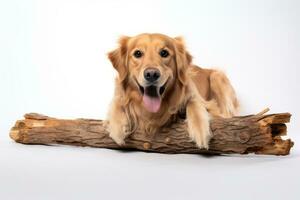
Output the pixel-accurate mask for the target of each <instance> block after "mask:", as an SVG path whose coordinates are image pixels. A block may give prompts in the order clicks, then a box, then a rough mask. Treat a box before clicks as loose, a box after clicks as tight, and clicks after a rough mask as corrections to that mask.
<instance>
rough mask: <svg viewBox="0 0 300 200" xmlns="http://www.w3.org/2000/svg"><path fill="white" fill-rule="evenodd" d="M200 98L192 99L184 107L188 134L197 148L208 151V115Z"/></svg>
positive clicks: (209, 135)
mask: <svg viewBox="0 0 300 200" xmlns="http://www.w3.org/2000/svg"><path fill="white" fill-rule="evenodd" d="M203 101H204V100H203V99H202V98H201V97H200V96H196V97H192V99H191V100H189V102H188V103H187V106H186V119H187V126H188V133H189V135H190V137H191V139H192V140H194V141H195V142H196V144H197V146H198V147H199V148H206V149H208V144H209V140H210V138H211V132H210V126H209V114H208V112H207V110H206V108H205V104H204V102H203Z"/></svg>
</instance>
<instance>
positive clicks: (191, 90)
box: [108, 34, 238, 148]
mask: <svg viewBox="0 0 300 200" xmlns="http://www.w3.org/2000/svg"><path fill="white" fill-rule="evenodd" d="M161 49H165V50H167V51H168V52H169V56H167V57H162V56H160V54H159V52H160V51H161ZM137 50H139V51H141V52H143V55H142V57H141V58H136V57H135V56H133V54H134V52H135V51H137ZM108 57H109V59H110V61H111V62H112V65H113V67H114V68H115V69H116V70H117V71H118V74H119V75H118V77H117V78H116V83H115V84H116V87H115V94H114V98H113V100H112V103H111V107H110V110H109V114H108V128H109V132H110V136H111V137H112V138H113V139H114V141H115V142H117V143H118V144H120V145H121V144H123V143H124V139H125V138H126V136H128V135H129V134H130V133H132V132H133V131H134V130H136V129H137V128H139V129H142V130H143V131H144V132H145V133H146V134H153V133H155V132H157V131H158V130H159V129H160V128H161V127H162V126H163V125H165V124H167V123H168V122H170V121H172V120H173V119H175V118H176V116H177V115H178V113H180V112H183V113H185V114H186V120H187V124H188V132H189V135H190V137H191V139H193V140H194V141H195V142H196V144H197V145H198V147H199V148H208V143H209V139H210V136H211V134H210V128H209V120H210V117H211V116H218V117H231V116H233V115H235V114H236V113H237V109H238V101H237V98H236V95H235V92H234V89H233V88H232V86H231V84H230V82H229V80H228V78H227V77H226V76H225V75H224V73H222V72H220V71H217V70H213V69H203V68H200V67H197V66H195V65H192V64H191V62H192V56H191V55H190V54H189V53H188V52H187V51H186V49H185V46H184V43H183V41H182V39H181V38H171V37H168V36H166V35H162V34H141V35H138V36H135V37H121V38H120V40H119V47H118V48H117V49H116V50H114V51H112V52H110V53H109V54H108ZM149 67H151V68H155V69H156V70H158V71H159V72H160V74H161V76H160V78H159V79H158V81H157V85H158V86H157V87H162V85H163V84H165V86H164V87H165V90H164V92H163V93H162V94H161V96H160V98H161V106H160V108H159V110H158V111H157V112H149V111H148V110H147V109H145V106H144V104H143V94H142V93H141V90H140V89H139V87H141V86H143V85H145V84H146V83H145V78H144V76H143V74H144V71H145V70H146V69H147V68H149Z"/></svg>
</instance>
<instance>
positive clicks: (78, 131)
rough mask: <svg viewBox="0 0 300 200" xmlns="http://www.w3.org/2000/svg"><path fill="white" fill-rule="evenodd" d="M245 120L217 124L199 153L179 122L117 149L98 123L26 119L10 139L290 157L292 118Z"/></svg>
mask: <svg viewBox="0 0 300 200" xmlns="http://www.w3.org/2000/svg"><path fill="white" fill-rule="evenodd" d="M265 112H266V111H263V112H261V113H259V114H257V115H249V116H239V117H233V118H229V119H221V118H217V119H213V120H212V121H211V130H212V133H213V138H212V139H211V141H210V145H209V149H208V150H206V149H199V148H197V147H196V145H195V143H194V142H193V141H191V140H190V138H189V137H188V133H187V130H186V122H185V120H184V119H179V120H178V121H177V122H176V123H173V124H170V125H168V126H166V127H164V128H162V130H161V131H160V132H159V133H156V134H155V135H146V134H144V133H143V132H141V131H139V130H137V131H136V132H134V133H133V134H132V135H130V136H129V137H128V138H127V139H126V140H125V145H124V146H119V145H117V144H116V143H115V142H114V141H113V140H112V139H111V138H110V137H109V133H108V132H107V130H106V125H105V121H102V120H95V119H75V120H69V119H56V118H52V117H48V116H45V115H41V114H36V113H29V114H25V119H24V120H18V121H17V122H16V123H15V126H14V127H12V129H11V131H10V137H11V138H12V139H13V140H15V141H16V142H18V143H23V144H44V145H53V144H64V145H76V146H90V147H100V148H110V149H135V150H142V151H150V152H159V153H200V154H201V153H203V154H232V153H235V154H247V153H255V154H269V155H288V154H289V152H290V149H291V148H292V146H293V142H292V141H291V140H290V139H286V140H284V139H282V138H281V136H283V135H286V133H287V128H286V125H285V123H287V122H289V121H290V117H291V115H290V114H289V113H279V114H269V115H264V113H265Z"/></svg>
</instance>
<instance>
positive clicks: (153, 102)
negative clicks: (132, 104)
mask: <svg viewBox="0 0 300 200" xmlns="http://www.w3.org/2000/svg"><path fill="white" fill-rule="evenodd" d="M143 102H144V106H145V107H146V109H147V110H148V111H149V112H153V113H156V112H157V111H158V110H159V108H160V103H161V101H160V98H159V97H149V96H148V95H144V96H143Z"/></svg>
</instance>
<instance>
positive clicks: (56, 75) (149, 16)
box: [0, 0, 300, 199]
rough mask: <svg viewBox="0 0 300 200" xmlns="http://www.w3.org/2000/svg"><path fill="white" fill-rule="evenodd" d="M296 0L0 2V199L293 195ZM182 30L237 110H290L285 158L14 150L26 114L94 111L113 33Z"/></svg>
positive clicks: (106, 79)
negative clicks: (12, 135) (230, 88)
mask: <svg viewBox="0 0 300 200" xmlns="http://www.w3.org/2000/svg"><path fill="white" fill-rule="evenodd" d="M299 12H300V3H299V1H275V0H274V1H259V0H256V1H242V0H241V1H225V0H224V1H208V0H207V1H196V0H195V1H188V0H185V1H175V0H167V1H156V0H152V1H142V0H139V1H131V0H126V1H121V0H119V1H118V0H110V1H96V0H81V1H67V0H51V1H50V0H49V1H42V0H41V1H30V0H28V1H21V0H20V1H15V0H11V1H9V0H7V1H4V0H1V1H0V92H1V93H0V94H1V96H0V109H1V110H0V199H21V198H22V199H110V198H112V199H186V198H187V199H207V198H213V199H229V198H230V199H283V198H285V199H300V192H299V186H300V181H299V180H300V173H299V169H300V162H299V155H300V151H299V145H298V143H299V142H300V137H299V130H300V123H299V122H300V118H299V112H300V106H299V101H300V98H299V97H300V95H299V94H298V93H299V91H300V90H299V89H300V86H299V85H300V84H299V81H298V76H299V71H300V70H299V67H300V60H299V58H300V39H299V35H300V14H299ZM143 32H159V33H164V34H167V35H170V36H178V35H181V36H184V37H185V39H186V43H187V47H188V50H189V51H190V52H191V54H192V55H193V56H194V63H195V64H197V65H200V66H203V67H218V68H220V69H223V70H224V71H226V73H227V75H228V76H229V77H230V79H231V81H232V84H233V85H234V87H235V88H236V90H237V93H238V95H239V98H240V99H241V104H242V114H250V113H256V112H259V111H261V110H262V109H264V108H265V107H270V108H271V112H287V111H288V112H291V113H292V114H293V117H292V121H291V123H290V125H289V127H288V128H289V133H288V134H289V137H291V138H292V139H293V140H294V141H296V145H295V147H294V148H293V149H292V152H291V155H290V156H287V157H272V156H218V157H203V156H199V155H161V154H153V153H151V154H146V153H139V152H130V153H125V152H119V151H113V150H106V149H92V148H75V147H66V146H58V147H49V146H25V145H21V144H16V143H14V142H12V141H11V140H10V139H9V137H8V132H9V129H10V127H12V125H13V124H14V122H15V120H16V119H21V118H22V115H23V114H24V113H27V112H39V113H43V114H46V115H50V116H54V117H64V118H78V117H81V118H82V117H86V118H101V119H103V118H105V115H106V110H107V107H108V105H109V102H110V99H111V97H112V94H113V80H114V76H115V75H116V72H115V71H114V70H113V68H112V66H111V64H110V63H109V61H108V59H107V57H106V53H107V52H108V51H110V50H112V49H114V48H115V47H116V40H117V38H118V37H119V36H121V35H129V36H132V35H136V34H139V33H143Z"/></svg>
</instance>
